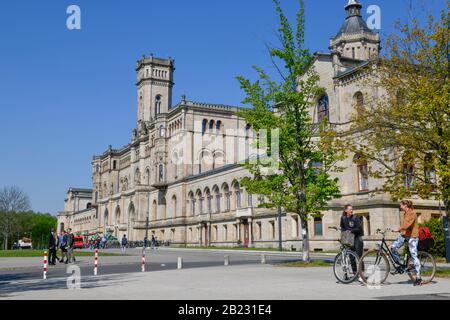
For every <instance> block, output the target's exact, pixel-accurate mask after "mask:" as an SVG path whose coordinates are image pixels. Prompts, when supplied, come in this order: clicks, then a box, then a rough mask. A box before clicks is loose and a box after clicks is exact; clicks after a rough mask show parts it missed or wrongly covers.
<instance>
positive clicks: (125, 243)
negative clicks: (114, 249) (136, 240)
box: [121, 234, 128, 253]
mask: <svg viewBox="0 0 450 320" xmlns="http://www.w3.org/2000/svg"><path fill="white" fill-rule="evenodd" d="M127 244H128V239H127V235H126V234H124V235H123V238H122V246H121V250H122V253H125V249H126V247H127Z"/></svg>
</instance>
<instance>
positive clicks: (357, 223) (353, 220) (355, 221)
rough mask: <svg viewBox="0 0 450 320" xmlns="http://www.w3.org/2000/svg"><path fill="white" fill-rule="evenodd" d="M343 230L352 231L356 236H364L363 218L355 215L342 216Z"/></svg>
mask: <svg viewBox="0 0 450 320" xmlns="http://www.w3.org/2000/svg"><path fill="white" fill-rule="evenodd" d="M341 229H342V231H351V232H352V233H353V234H354V235H355V237H362V236H363V235H364V229H363V225H362V221H361V218H360V217H358V216H355V215H352V216H351V217H347V216H343V217H342V218H341Z"/></svg>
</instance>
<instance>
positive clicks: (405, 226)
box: [391, 200, 422, 286]
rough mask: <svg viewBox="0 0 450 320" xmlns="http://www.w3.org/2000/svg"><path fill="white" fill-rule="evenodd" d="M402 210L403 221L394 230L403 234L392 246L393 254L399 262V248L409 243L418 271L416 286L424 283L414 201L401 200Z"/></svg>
mask: <svg viewBox="0 0 450 320" xmlns="http://www.w3.org/2000/svg"><path fill="white" fill-rule="evenodd" d="M400 211H403V213H404V215H403V223H402V225H401V227H400V229H399V230H393V231H394V232H400V233H401V235H400V237H399V238H398V239H397V241H395V242H394V243H393V244H392V246H391V250H392V254H393V255H394V257H395V259H396V260H397V262H399V261H400V254H399V253H398V251H397V250H398V249H400V248H401V247H402V246H403V245H404V244H405V243H408V247H409V253H410V254H411V258H412V259H413V261H414V267H415V269H416V272H417V277H416V280H415V281H414V286H420V285H421V284H422V279H421V276H420V260H419V258H418V257H417V245H418V244H419V223H418V221H417V214H416V212H415V211H414V207H413V203H412V201H409V200H403V201H402V202H400Z"/></svg>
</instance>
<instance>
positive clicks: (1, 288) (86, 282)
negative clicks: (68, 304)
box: [0, 274, 124, 298]
mask: <svg viewBox="0 0 450 320" xmlns="http://www.w3.org/2000/svg"><path fill="white" fill-rule="evenodd" d="M26 277H27V274H15V275H14V276H12V277H11V279H9V280H8V281H1V282H0V297H2V298H13V297H14V296H15V295H16V294H19V293H22V292H32V291H47V290H58V289H67V278H58V279H47V280H33V281H23V279H24V278H26ZM16 281H17V282H16ZM123 281H124V280H123V277H122V276H120V275H111V276H102V277H101V278H94V277H89V278H88V277H86V278H82V279H81V289H92V288H100V287H107V286H111V285H117V284H120V283H122V282H123Z"/></svg>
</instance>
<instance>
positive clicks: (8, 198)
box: [0, 186, 31, 250]
mask: <svg viewBox="0 0 450 320" xmlns="http://www.w3.org/2000/svg"><path fill="white" fill-rule="evenodd" d="M30 208H31V205H30V199H29V198H28V195H26V194H25V193H24V192H23V191H22V190H21V189H20V188H18V187H16V186H9V187H4V188H1V189H0V234H1V235H2V236H3V247H4V249H5V250H6V249H7V248H8V247H9V244H8V240H9V238H10V237H11V236H13V235H14V234H15V233H16V232H18V231H20V228H19V227H18V223H17V215H16V214H15V213H16V212H24V211H27V210H29V209H30Z"/></svg>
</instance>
